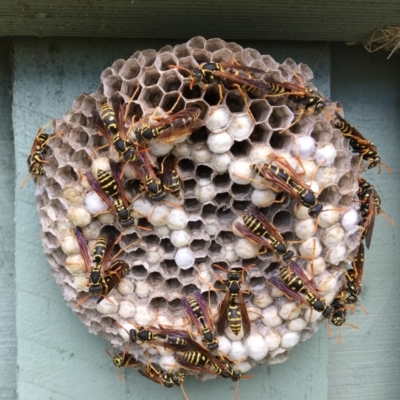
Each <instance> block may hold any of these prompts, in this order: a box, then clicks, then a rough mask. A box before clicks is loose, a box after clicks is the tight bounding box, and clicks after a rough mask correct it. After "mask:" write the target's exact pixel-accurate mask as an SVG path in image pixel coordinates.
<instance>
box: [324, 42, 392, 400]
mask: <svg viewBox="0 0 400 400" xmlns="http://www.w3.org/2000/svg"><path fill="white" fill-rule="evenodd" d="M399 71H400V59H399V57H393V58H392V59H390V60H382V59H381V57H380V56H379V55H378V54H369V53H367V52H365V51H361V50H360V49H356V48H349V47H346V46H344V45H335V46H334V47H333V51H332V99H337V100H340V101H341V103H342V104H343V106H344V107H345V110H346V118H348V120H349V121H350V122H351V123H352V124H353V125H354V126H356V127H357V129H358V130H359V131H360V132H362V133H363V134H364V135H365V136H366V137H368V138H369V139H370V140H372V141H373V142H374V143H375V144H376V145H377V146H378V148H379V151H380V155H381V157H382V160H383V161H384V162H385V163H387V164H389V165H390V166H391V167H392V168H393V173H392V174H388V173H387V172H386V171H383V172H382V173H381V174H380V175H378V174H377V171H376V170H371V171H370V172H368V173H367V174H366V176H365V178H366V179H367V180H368V181H369V182H371V183H372V184H374V185H375V187H376V189H377V190H378V192H379V194H380V197H381V199H382V208H383V210H385V211H386V212H387V214H388V215H389V216H390V217H391V218H392V219H393V221H394V222H395V224H396V225H395V226H394V227H392V226H391V225H389V224H388V223H387V222H386V221H385V219H384V218H383V217H378V218H377V219H376V223H375V230H374V236H373V239H372V244H371V249H370V250H369V251H367V252H366V255H365V260H366V261H365V272H364V282H365V283H363V285H364V292H363V294H362V296H361V304H362V305H363V306H364V307H365V308H366V309H367V310H368V311H369V315H364V314H363V313H362V311H360V310H358V311H357V313H356V314H355V315H353V316H351V318H350V317H349V318H348V320H349V322H350V323H353V324H355V325H358V326H359V330H357V331H356V330H352V329H349V328H347V327H344V329H343V334H344V335H343V344H342V345H340V346H336V345H335V344H334V342H333V343H332V344H331V345H330V351H329V364H328V365H329V369H328V371H329V399H330V400H339V399H340V400H345V399H363V400H367V399H371V400H372V399H385V400H386V399H398V398H399V393H400V380H399V376H400V374H399V372H400V363H399V360H400V357H399V356H400V336H399V332H400V308H399V302H400V291H399V282H400V268H399V257H400V249H399V246H397V241H398V240H399V237H400V213H399V211H400V208H399V200H398V199H399V198H400V167H399V165H400V164H399V152H400V114H399V107H400V74H399Z"/></svg>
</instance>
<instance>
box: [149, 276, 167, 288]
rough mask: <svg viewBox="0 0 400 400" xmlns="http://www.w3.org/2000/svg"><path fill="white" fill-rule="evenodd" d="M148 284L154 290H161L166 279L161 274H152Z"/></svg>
mask: <svg viewBox="0 0 400 400" xmlns="http://www.w3.org/2000/svg"><path fill="white" fill-rule="evenodd" d="M146 282H147V283H148V284H149V285H150V286H151V287H152V289H159V288H160V287H161V286H162V285H163V284H164V278H163V277H162V275H161V274H160V273H159V272H151V273H150V274H149V276H148V277H147V279H146Z"/></svg>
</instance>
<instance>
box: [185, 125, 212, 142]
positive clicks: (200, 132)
mask: <svg viewBox="0 0 400 400" xmlns="http://www.w3.org/2000/svg"><path fill="white" fill-rule="evenodd" d="M208 135H209V133H208V130H207V128H206V127H205V126H202V127H201V128H199V129H197V130H195V131H194V132H193V133H192V134H191V135H190V141H191V142H192V143H193V144H198V143H205V142H207V138H208Z"/></svg>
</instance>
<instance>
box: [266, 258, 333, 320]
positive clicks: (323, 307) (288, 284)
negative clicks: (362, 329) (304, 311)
mask: <svg viewBox="0 0 400 400" xmlns="http://www.w3.org/2000/svg"><path fill="white" fill-rule="evenodd" d="M279 271H280V275H281V279H282V280H280V279H278V278H277V277H275V276H272V277H271V278H269V282H270V283H271V284H272V285H274V286H275V287H277V288H278V289H279V290H281V291H282V292H283V293H284V294H285V295H286V297H288V298H289V299H291V300H297V301H299V302H300V303H302V304H307V305H308V306H311V307H312V308H313V309H314V310H315V311H318V312H320V313H322V315H323V317H324V318H329V317H330V316H331V314H332V312H333V307H332V306H331V305H327V304H326V303H325V302H324V301H323V300H322V299H321V297H320V295H319V294H318V292H317V291H316V290H315V289H314V287H313V286H312V284H311V282H310V281H309V280H308V278H307V276H306V275H305V274H304V272H303V270H302V268H301V267H300V266H299V265H298V264H297V263H295V262H294V261H293V260H291V261H290V262H289V266H288V267H287V268H284V267H282V266H280V268H279Z"/></svg>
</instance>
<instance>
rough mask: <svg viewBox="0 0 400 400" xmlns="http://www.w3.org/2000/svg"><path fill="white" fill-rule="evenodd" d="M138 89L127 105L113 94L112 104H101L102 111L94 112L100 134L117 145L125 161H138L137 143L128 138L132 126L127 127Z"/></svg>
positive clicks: (110, 143) (111, 143)
mask: <svg viewBox="0 0 400 400" xmlns="http://www.w3.org/2000/svg"><path fill="white" fill-rule="evenodd" d="M138 89H140V87H138ZM138 89H137V90H138ZM137 90H136V91H135V93H134V94H133V96H132V98H131V100H130V101H129V102H128V103H127V104H125V107H124V106H123V105H122V104H121V102H122V99H121V98H120V97H118V96H113V97H112V98H111V103H112V106H110V105H109V104H108V103H104V104H103V105H102V106H101V109H100V113H99V112H97V111H94V112H93V114H92V116H93V121H94V124H95V126H96V127H97V129H98V130H99V133H100V135H101V136H103V137H105V138H106V139H107V141H108V142H109V145H110V146H112V145H113V146H114V147H115V150H116V151H117V152H118V153H119V155H120V157H121V159H122V160H123V161H124V162H133V163H135V162H136V161H137V151H138V149H137V145H136V144H134V143H132V142H131V141H130V140H129V138H128V134H129V130H130V129H131V128H128V129H126V128H125V123H126V120H127V113H128V110H129V104H130V103H131V101H132V99H133V98H134V96H135V95H136V92H137Z"/></svg>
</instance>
